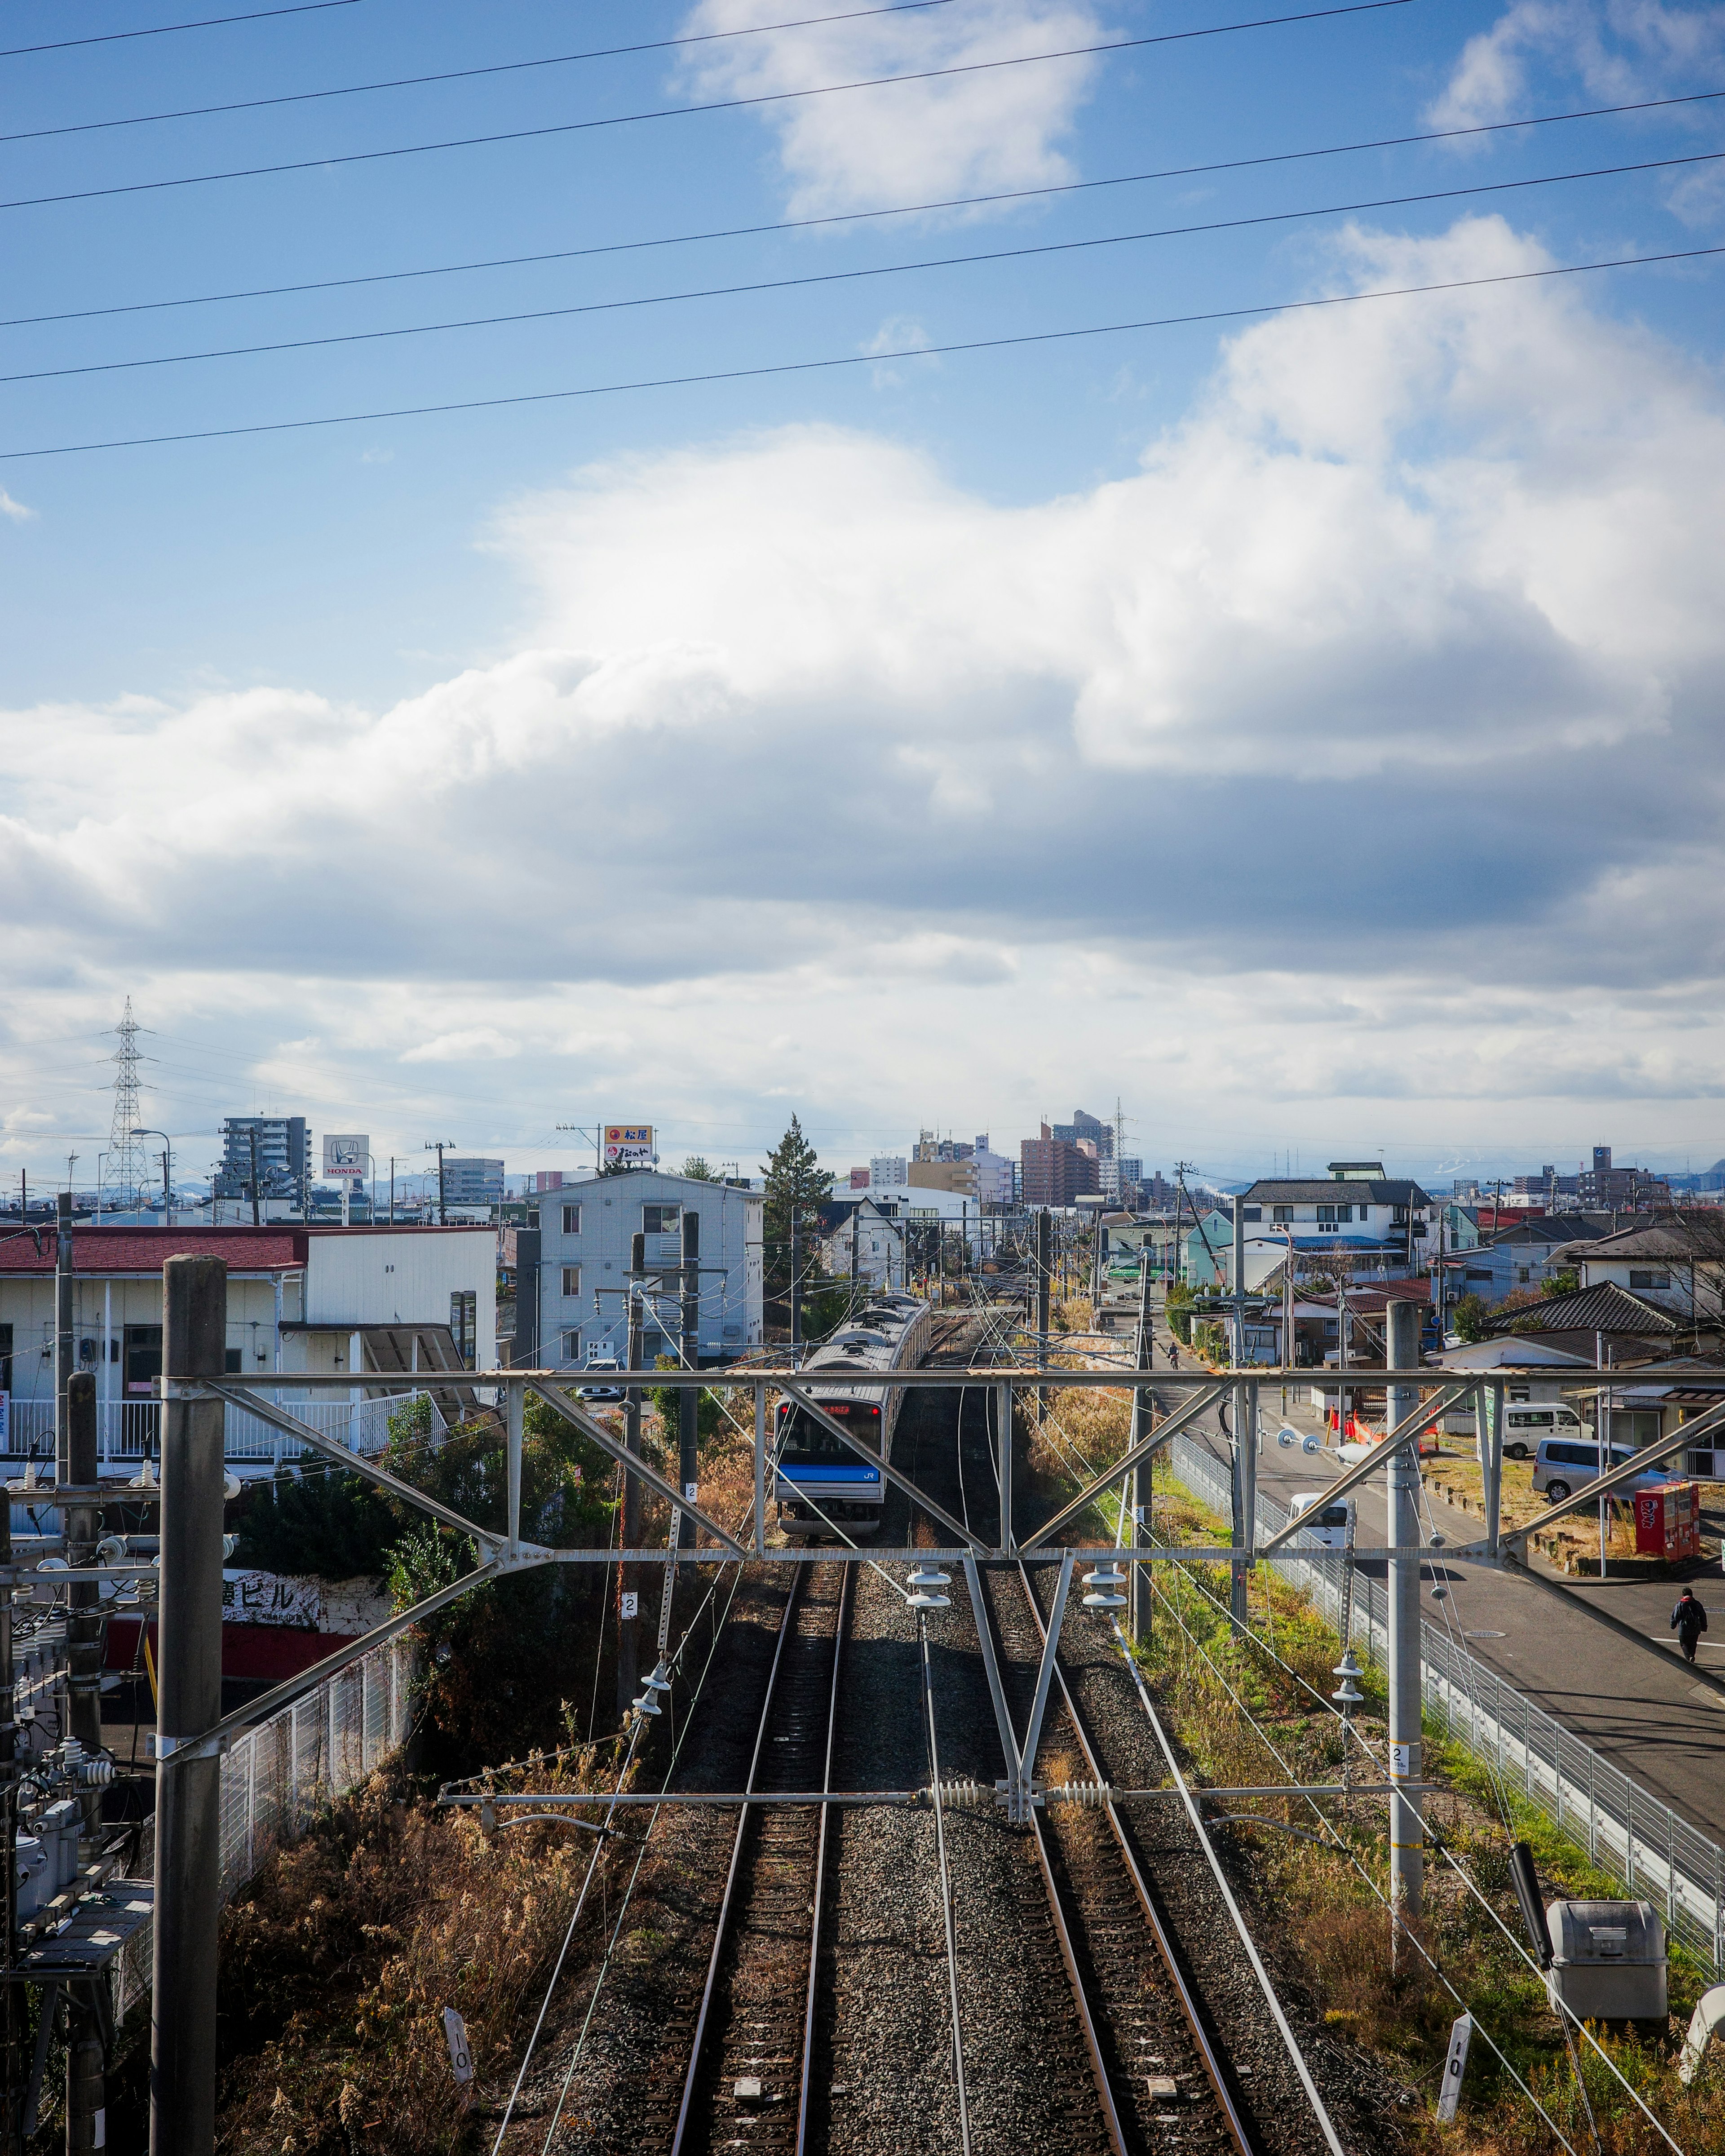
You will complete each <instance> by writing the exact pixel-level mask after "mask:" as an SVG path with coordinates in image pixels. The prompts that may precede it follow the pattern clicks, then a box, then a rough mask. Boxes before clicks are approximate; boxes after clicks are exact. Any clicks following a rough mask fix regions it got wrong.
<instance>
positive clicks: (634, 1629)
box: [617, 1233, 682, 1722]
mask: <svg viewBox="0 0 1725 2156" xmlns="http://www.w3.org/2000/svg"><path fill="white" fill-rule="evenodd" d="M646 1270H647V1238H646V1236H645V1235H643V1234H639V1233H637V1234H635V1235H631V1236H630V1238H629V1327H628V1332H627V1336H626V1337H627V1340H628V1343H629V1344H628V1347H627V1348H626V1350H625V1353H626V1354H627V1356H628V1358H629V1360H628V1364H627V1367H628V1368H629V1369H631V1370H639V1368H640V1367H641V1358H642V1357H643V1356H644V1354H645V1353H646V1346H645V1339H644V1335H645V1332H646V1305H645V1300H644V1297H645V1293H646V1288H645V1275H646ZM681 1411H682V1410H681V1407H680V1406H679V1409H678V1413H679V1414H680V1413H681ZM623 1444H624V1450H625V1451H626V1452H628V1453H629V1455H630V1456H631V1457H632V1458H633V1459H636V1460H639V1458H640V1456H641V1394H640V1388H639V1386H637V1385H631V1386H630V1387H629V1390H628V1392H627V1394H625V1396H624V1404H623ZM640 1546H641V1484H640V1478H639V1476H634V1475H631V1474H630V1473H629V1470H628V1469H627V1468H626V1467H625V1468H624V1471H623V1547H624V1549H639V1548H640ZM640 1609H641V1568H640V1567H639V1564H637V1563H635V1562H634V1560H633V1559H632V1558H631V1559H629V1560H626V1561H625V1562H624V1563H622V1564H619V1566H618V1568H617V1719H618V1720H619V1722H621V1721H622V1720H623V1718H624V1716H625V1715H626V1714H627V1713H628V1712H629V1708H630V1707H632V1706H633V1705H634V1700H635V1691H636V1686H637V1682H638V1681H639V1676H640V1673H641V1666H640Z"/></svg>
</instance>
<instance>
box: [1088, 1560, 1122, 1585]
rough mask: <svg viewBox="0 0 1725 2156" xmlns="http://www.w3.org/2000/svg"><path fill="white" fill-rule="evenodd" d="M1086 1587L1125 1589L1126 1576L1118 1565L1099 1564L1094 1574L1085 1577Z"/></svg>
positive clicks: (1089, 1573) (1090, 1573)
mask: <svg viewBox="0 0 1725 2156" xmlns="http://www.w3.org/2000/svg"><path fill="white" fill-rule="evenodd" d="M1084 1584H1085V1585H1086V1587H1124V1586H1125V1585H1126V1574H1125V1573H1123V1572H1122V1570H1121V1569H1120V1567H1119V1566H1118V1565H1117V1564H1099V1565H1098V1566H1097V1567H1096V1570H1095V1571H1094V1572H1087V1573H1086V1574H1085V1575H1084Z"/></svg>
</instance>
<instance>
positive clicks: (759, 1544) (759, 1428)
mask: <svg viewBox="0 0 1725 2156" xmlns="http://www.w3.org/2000/svg"><path fill="white" fill-rule="evenodd" d="M766 1547H767V1388H766V1387H765V1386H764V1385H763V1384H762V1383H759V1382H758V1381H757V1383H756V1385H755V1552H756V1554H757V1556H758V1555H760V1553H762V1551H764V1550H765V1549H766Z"/></svg>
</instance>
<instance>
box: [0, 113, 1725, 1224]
mask: <svg viewBox="0 0 1725 2156" xmlns="http://www.w3.org/2000/svg"><path fill="white" fill-rule="evenodd" d="M1721 160H1725V150H1700V151H1691V152H1688V153H1686V154H1685V155H1684V156H1681V157H1649V158H1644V159H1641V160H1639V161H1637V162H1633V163H1629V164H1622V165H1596V166H1589V167H1584V168H1582V169H1581V170H1579V171H1576V172H1541V173H1536V174H1533V175H1532V176H1531V177H1527V178H1522V179H1513V180H1481V181H1479V182H1476V183H1474V184H1473V185H1471V186H1469V187H1432V188H1427V189H1425V190H1424V191H1422V192H1420V193H1415V194H1407V195H1372V196H1366V197H1363V198H1361V199H1360V200H1358V201H1356V202H1344V203H1313V204H1312V206H1311V207H1309V208H1299V209H1283V210H1268V211H1260V212H1258V213H1255V214H1254V215H1252V216H1250V217H1230V218H1210V219H1209V220H1207V221H1205V222H1204V223H1198V224H1168V225H1156V226H1151V227H1148V228H1145V229H1142V230H1141V231H1137V232H1113V233H1101V234H1095V235H1092V236H1088V237H1086V238H1083V239H1055V240H1039V241H1033V242H1029V243H1027V244H1024V245H1023V246H1018V247H999V248H990V249H982V250H980V251H978V252H977V253H975V254H939V255H930V256H926V257H924V258H923V259H921V260H918V261H912V262H883V263H870V264H864V265H862V266H860V267H858V268H853V269H825V270H809V271H805V272H803V273H801V274H799V275H796V276H793V277H772V278H759V279H755V280H750V281H748V282H746V283H742V284H738V285H701V286H696V287H694V288H691V289H689V290H682V291H676V292H647V293H641V294H639V295H634V296H631V297H629V298H625V299H617V300H585V301H578V302H575V303H572V304H571V305H566V306H561V307H534V308H521V309H517V310H515V311H511V312H509V313H506V314H499V315H472V316H460V317H458V318H457V319H455V320H454V321H440V322H410V323H406V324H403V325H402V326H398V327H391V328H387V329H376V330H345V331H338V332H336V333H334V334H332V335H330V336H311V337H290V338H282V339H279V340H277V341H274V342H271V343H268V344H244V345H223V346H213V347H211V348H210V349H208V350H206V351H202V352H162V353H158V354H155V355H151V356H149V357H144V358H141V359H111V360H91V361H87V362H80V363H79V364H76V365H74V366H70V367H38V368H34V369H31V370H28V371H27V372H20V373H16V374H4V375H0V382H54V381H59V380H61V379H63V378H64V377H68V376H73V375H84V374H118V373H127V372H136V371H137V370H139V369H141V368H144V367H182V366H186V365H188V364H190V363H191V362H196V361H204V360H215V359H244V358H252V357H257V356H259V354H267V353H272V352H311V351H317V350H321V349H322V348H324V347H326V346H336V345H350V344H372V343H377V342H380V341H388V340H389V339H392V338H396V337H413V336H443V335H446V334H447V333H449V331H454V330H475V329H497V328H503V327H508V326H513V325H514V324H516V323H520V322H543V321H562V320H564V319H566V318H568V317H572V316H581V315H603V314H619V313H626V312H629V311H632V310H634V309H635V308H637V307H662V306H675V305H685V304H686V303H687V302H689V301H691V300H726V299H737V298H743V297H748V296H752V295H754V294H756V293H759V292H787V291H795V290H800V289H802V288H803V287H804V286H808V285H845V284H855V283H860V282H862V281H865V280H869V279H871V278H875V277H899V276H908V275H911V274H913V273H915V272H919V271H924V270H930V269H966V268H970V267H973V266H974V265H976V264H983V263H993V262H1017V261H1023V260H1025V259H1029V258H1032V257H1034V256H1039V255H1053V254H1085V253H1088V252H1091V250H1093V249H1097V248H1102V247H1127V246H1135V245H1140V244H1146V243H1147V242H1149V241H1152V240H1158V239H1192V238H1196V237H1204V236H1206V235H1209V234H1215V233H1220V232H1243V231H1248V230H1250V229H1253V228H1257V227H1260V226H1264V225H1275V224H1292V223H1299V222H1301V220H1302V219H1304V218H1316V217H1347V216H1352V215H1355V214H1357V213H1359V212H1361V211H1363V210H1381V209H1406V208H1415V207H1418V206H1420V205H1422V204H1425V203H1445V202H1456V201H1460V200H1463V199H1466V198H1471V197H1475V196H1479V195H1499V194H1514V193H1522V192H1524V191H1525V190H1527V189H1530V188H1533V187H1568V186H1573V185H1574V184H1575V183H1576V182H1579V181H1582V180H1604V179H1621V178H1624V177H1628V176H1630V175H1632V174H1636V173H1641V172H1668V171H1671V170H1673V169H1675V168H1676V167H1679V166H1686V165H1709V164H1717V163H1718V162H1721ZM1153 177H1159V176H1153ZM1117 184H1124V182H1120V183H1117ZM753 229H757V230H760V229H765V230H767V231H773V230H776V229H779V228H777V227H773V226H768V227H764V228H759V227H757V228H753ZM702 236H704V235H692V237H696V238H699V237H702ZM712 236H713V237H718V238H729V237H731V236H732V235H730V234H716V235H712ZM633 244H634V246H637V247H648V246H654V245H675V244H680V243H678V242H676V241H658V242H655V241H647V240H643V241H637V242H634V243H633ZM614 251H620V250H619V249H601V248H590V249H569V250H567V252H566V253H564V254H557V255H547V256H531V257H526V258H523V259H526V260H529V261H557V260H569V259H575V258H576V257H577V256H578V255H586V254H603V253H608V252H614ZM473 266H475V267H491V266H494V265H491V264H476V265H473ZM398 274H402V275H426V276H432V275H453V274H455V273H454V271H449V272H443V271H436V270H425V271H419V272H403V273H398ZM337 281H338V282H348V281H351V282H355V283H357V282H370V281H380V280H337ZM286 289H288V290H324V289H327V288H326V287H324V286H302V287H289V288H286ZM240 296H251V295H240ZM160 304H162V305H176V304H184V305H196V304H200V303H198V302H194V301H186V302H173V301H167V302H162V303H160ZM121 311H138V310H118V309H94V310H91V311H90V314H94V315H106V314H110V313H116V312H121ZM90 314H79V315H75V316H64V315H59V316H20V317H18V320H17V321H14V322H8V323H0V328H12V327H19V326H25V325H28V324H30V323H35V322H44V321H84V320H87V319H90ZM162 1067H163V1068H164V1069H167V1068H171V1067H172V1066H170V1065H163V1066H162ZM1206 1240H1207V1239H1206Z"/></svg>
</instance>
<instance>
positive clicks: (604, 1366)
mask: <svg viewBox="0 0 1725 2156" xmlns="http://www.w3.org/2000/svg"><path fill="white" fill-rule="evenodd" d="M622 1370H623V1365H622V1364H621V1363H619V1362H618V1361H617V1360H616V1358H614V1357H598V1356H596V1357H595V1358H593V1361H592V1362H591V1363H588V1366H587V1371H586V1378H587V1382H586V1383H585V1384H582V1385H578V1386H577V1387H576V1388H575V1391H576V1395H577V1397H578V1399H583V1400H620V1399H622V1398H623V1396H624V1394H623V1388H622V1386H621V1385H619V1384H618V1383H616V1382H615V1379H614V1378H613V1377H612V1376H611V1374H610V1373H612V1372H613V1371H615V1372H616V1373H618V1374H619V1376H620V1375H621V1373H622Z"/></svg>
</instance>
